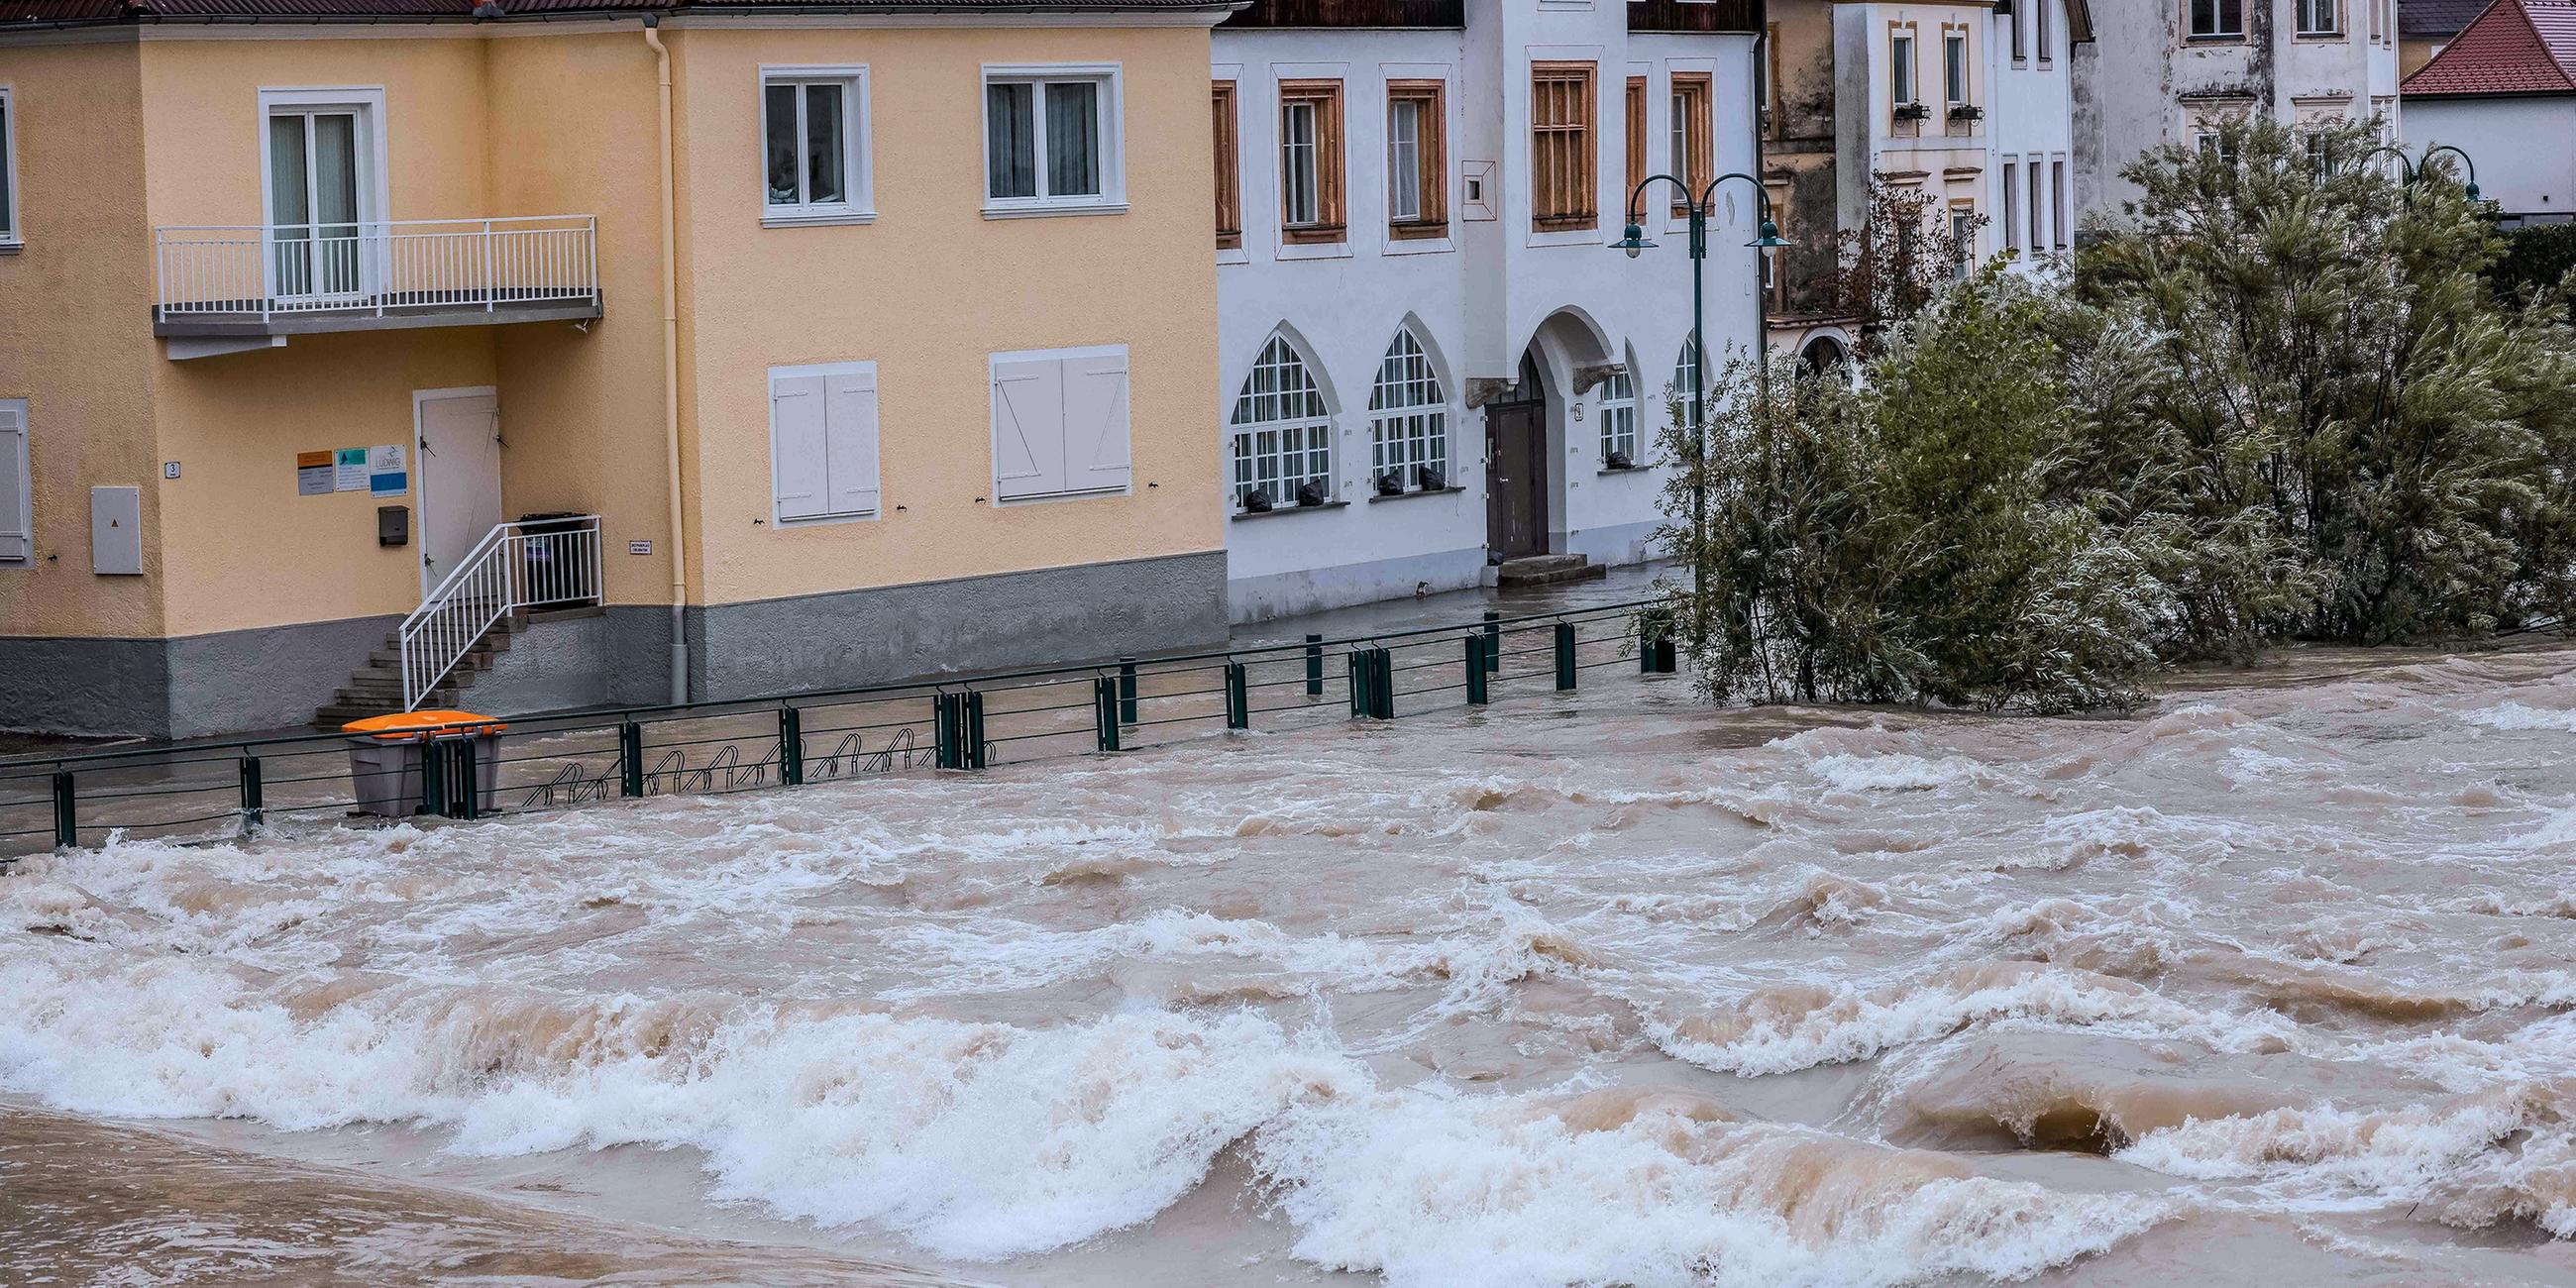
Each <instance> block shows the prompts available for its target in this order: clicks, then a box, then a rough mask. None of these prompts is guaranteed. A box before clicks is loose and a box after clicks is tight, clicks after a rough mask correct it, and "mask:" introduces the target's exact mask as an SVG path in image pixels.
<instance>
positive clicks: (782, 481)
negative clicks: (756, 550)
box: [769, 364, 878, 523]
mask: <svg viewBox="0 0 2576 1288" xmlns="http://www.w3.org/2000/svg"><path fill="white" fill-rule="evenodd" d="M769 434H770V469H771V471H772V482H773V484H774V485H775V488H776V492H775V498H776V501H777V507H778V518H779V520H780V521H781V522H789V523H792V522H796V521H798V520H803V519H839V518H855V517H858V516H862V515H870V514H874V513H876V512H877V495H878V490H877V375H876V369H875V368H874V367H870V366H867V365H865V364H861V365H859V366H857V367H854V368H852V369H849V370H840V371H827V372H813V371H810V370H808V371H803V372H795V371H780V372H776V373H773V374H772V375H771V376H770V380H769Z"/></svg>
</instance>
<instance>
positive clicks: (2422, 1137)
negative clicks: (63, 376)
mask: <svg viewBox="0 0 2576 1288" xmlns="http://www.w3.org/2000/svg"><path fill="white" fill-rule="evenodd" d="M2567 1108H2568V1101H2567V1090H2566V1088H2565V1087H2563V1086H2561V1085H2559V1084H2552V1083H2537V1084H2535V1083H2526V1084H2521V1085H2517V1086H2510V1087H2503V1088H2498V1089H2495V1090H2491V1091H2486V1092H2481V1093H2478V1094H2475V1095H2471V1096H2465V1097H2462V1098H2459V1099H2457V1100H2453V1101H2450V1102H2448V1103H2444V1104H2439V1105H2432V1106H2423V1105H2413V1106H2407V1107H2404V1108H2399V1109H2387V1110H2360V1109H2343V1108H2337V1107H2334V1106H2331V1105H2322V1106H2315V1107H2310V1108H2298V1109H2275V1110H2271V1111H2269V1112H2266V1113H2259V1114H2249V1115H2244V1116H2240V1117H2228V1118H2216V1119H2210V1120H2207V1121H2199V1122H2190V1123H2185V1124H2182V1125H2180V1126H2176V1127H2168V1128H2165V1129H2163V1130H2160V1131H2155V1132H2150V1133H2148V1134H2147V1135H2146V1136H2144V1137H2143V1138H2141V1139H2140V1140H2139V1141H2138V1142H2137V1143H2136V1144H2135V1145H2132V1146H2130V1147H2129V1148H2128V1149H2125V1150H2122V1151H2120V1153H2119V1154H2118V1155H2117V1157H2118V1158H2119V1159H2120V1160H2121V1161H2122V1162H2126V1163H2133V1164H2136V1165H2137V1166H2140V1167H2146V1168H2152V1169H2154V1170H2156V1171H2159V1172H2164V1173H2166V1174H2168V1175H2173V1176H2182V1177H2188V1178H2191V1179H2195V1180H2204V1181H2221V1180H2246V1179H2259V1180H2264V1181H2268V1182H2271V1183H2273V1184H2274V1185H2276V1186H2279V1185H2282V1184H2284V1183H2287V1184H2289V1185H2291V1186H2292V1189H2293V1192H2295V1193H2299V1194H2304V1195H2307V1196H2310V1197H2312V1198H2320V1199H2326V1200H2332V1199H2335V1198H2344V1199H2346V1200H2347V1201H2352V1200H2357V1201H2362V1202H2369V1203H2378V1204H2396V1203H2405V1204H2408V1205H2410V1206H2411V1207H2414V1208H2417V1209H2419V1211H2418V1214H2419V1215H2422V1216H2429V1217H2432V1218H2433V1219H2436V1220H2440V1221H2443V1222H2445V1223H2448V1224H2452V1225H2459V1226H2469V1227H2480V1226H2488V1225H2493V1224H2495V1223H2497V1222H2499V1221H2508V1220H2521V1221H2529V1222H2531V1223H2533V1224H2535V1225H2537V1226H2539V1227H2540V1228H2541V1229H2543V1230H2546V1231H2548V1232H2549V1233H2550V1234H2552V1235H2554V1236H2556V1237H2558V1238H2562V1239H2564V1238H2569V1237H2576V1135H2571V1128H2570V1124H2569V1121H2568V1117H2567Z"/></svg>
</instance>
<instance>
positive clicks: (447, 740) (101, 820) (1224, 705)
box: [0, 600, 1675, 863]
mask: <svg viewBox="0 0 2576 1288" xmlns="http://www.w3.org/2000/svg"><path fill="white" fill-rule="evenodd" d="M1667 621H1668V615H1667V613H1666V611H1665V610H1664V608H1663V607H1662V606H1661V601H1653V600H1647V601H1636V602H1630V603H1622V604H1609V605H1601V606H1597V607H1590V608H1581V609H1568V610H1564V611H1560V612H1550V613H1541V614H1532V615H1528V616H1518V617H1509V618H1506V617H1501V616H1498V615H1497V614H1493V613H1487V614H1485V616H1484V619H1483V620H1481V621H1477V622H1472V623H1461V624H1456V625H1449V626H1436V627H1423V628H1417V629H1408V630H1401V631H1393V632H1387V633H1382V634H1373V635H1360V636H1351V637H1344V638H1339V639H1330V640H1328V639H1324V638H1323V637H1321V636H1316V635H1309V636H1307V637H1306V638H1305V639H1304V640H1303V641H1302V642H1289V643H1280V644H1271V645H1261V646H1254V647H1244V648H1234V649H1228V650H1225V651H1222V652H1209V653H1196V654H1188V655H1181V656H1171V657H1159V658H1150V659H1142V660H1134V659H1129V660H1120V661H1116V662H1109V663H1102V664H1092V665H1080V666H1063V667H1052V668H1046V669H1040V670H1028V671H1017V672H1011V673H1007V674H1000V675H989V676H981V677H975V678H971V679H958V680H953V681H936V682H921V683H913V684H904V685H886V686H877V687H872V688H863V689H852V690H845V691H840V692H830V693H804V694H796V695H792V696H785V697H779V698H772V699H766V700H756V701H740V702H714V703H694V704H688V705H681V706H656V707H634V708H627V709H621V710H614V711H593V712H584V713H579V714H574V715H566V716H556V717H539V718H534V719H527V720H512V721H507V722H506V724H507V731H506V733H502V734H500V736H498V737H497V738H491V739H489V740H487V739H486V738H485V737H484V736H483V735H487V734H491V733H493V732H495V731H494V730H492V729H489V728H477V727H466V726H456V727H450V728H448V729H446V730H444V731H442V732H441V733H440V734H438V735H436V736H435V737H434V738H433V740H432V741H430V742H428V743H426V744H425V751H426V754H425V755H424V756H423V757H422V758H421V760H422V763H421V765H420V766H419V767H417V768H414V769H412V770H409V771H406V770H403V769H400V768H385V769H377V770H372V771H369V772H368V773H366V774H363V775H362V774H360V773H359V772H358V771H357V769H356V768H355V766H354V765H353V763H352V756H351V747H350V744H351V742H352V739H351V738H350V737H349V736H347V735H342V734H324V733H314V734H302V735H293V736H286V737H275V738H261V739H246V740H238V741H231V742H209V743H201V744H190V745H181V746H175V747H161V748H154V749H150V750H124V751H98V752H89V753H82V754H76V755H63V756H51V757H22V758H17V759H12V760H6V761H0V863H6V862H8V861H9V860H10V858H12V857H16V856H23V855H26V854H30V853H37V852H41V851H43V850H46V849H48V848H57V847H77V846H81V845H86V844H97V843H99V842H101V841H103V840H105V839H106V838H107V837H108V836H109V835H110V834H111V833H113V834H119V835H122V836H126V837H132V838H138V839H140V838H163V839H173V840H183V841H203V840H221V839H226V838H230V837H233V836H238V835H243V834H246V833H248V832H250V831H253V830H256V829H258V828H260V827H263V826H267V825H271V824H277V823H282V822H287V821H293V820H306V821H325V822H336V821H342V820H345V819H348V818H351V817H353V816H355V815H356V813H357V810H358V808H359V806H360V805H361V803H362V802H363V801H365V800H366V799H368V798H370V797H385V796H391V795H399V796H400V797H402V798H403V799H404V800H405V801H406V802H418V804H419V812H422V813H428V814H434V815H441V816H447V817H467V818H472V817H483V816H488V815H515V814H533V813H542V812H546V811H550V810H559V809H570V808H574V807H577V806H583V805H590V804H595V803H599V802H604V801H609V800H614V799H628V798H636V797H645V796H667V795H721V794H724V793H728V792H742V791H754V790H760V789H767V788H782V787H785V788H792V787H796V786H800V785H803V784H810V783H822V782H835V781H846V780H852V779H863V778H876V777H885V776H891V775H899V774H928V773H935V772H939V771H959V770H965V771H971V770H978V769H985V768H989V767H991V766H995V765H1003V764H1017V763H1024V762H1029V761H1038V760H1046V759H1056V758H1064V757H1071V756H1085V755H1103V754H1111V753H1117V752H1123V751H1133V750H1138V749H1142V748H1146V747H1155V746H1167V745H1171V744H1174V743H1178V742H1184V741H1188V740H1191V739H1194V738H1201V737H1206V736H1210V735H1213V734H1218V733H1222V732H1226V731H1233V730H1264V731H1288V730H1296V729H1313V728H1321V727H1325V726H1330V725H1339V724H1345V723H1347V722H1351V721H1381V720H1393V719H1398V718H1401V717H1405V716H1412V715H1421V714H1426V713H1429V712H1432V711H1436V710H1443V709H1455V708H1458V707H1461V706H1464V707H1483V706H1486V705H1489V704H1492V703H1496V702H1501V701H1505V700H1509V699H1513V698H1527V697H1529V696H1531V695H1534V694H1541V693H1551V692H1565V691H1569V690H1573V689H1576V688H1578V687H1579V686H1580V685H1581V684H1582V683H1583V682H1584V677H1585V676H1586V675H1587V674H1592V673H1597V672H1604V671H1609V670H1612V669H1613V668H1618V669H1634V670H1635V671H1636V672H1639V673H1641V674H1644V675H1648V676H1654V675H1668V674H1671V673H1672V672H1673V671H1674V669H1675V667H1674V651H1675V650H1674V644H1673V640H1672V639H1671V637H1670V635H1669V634H1668V633H1667V630H1666V627H1665V623H1666V622H1667ZM361 741H363V740H361ZM395 774H405V775H406V777H404V778H403V779H402V780H401V781H392V780H391V779H390V776H391V775H395ZM379 777H382V778H385V779H386V780H385V781H368V780H369V779H374V778H379ZM487 778H488V780H489V781H490V782H491V784H492V786H491V787H490V789H489V790H483V789H480V788H478V786H477V784H478V783H479V782H481V781H484V780H486V779H487Z"/></svg>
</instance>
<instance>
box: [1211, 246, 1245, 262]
mask: <svg viewBox="0 0 2576 1288" xmlns="http://www.w3.org/2000/svg"><path fill="white" fill-rule="evenodd" d="M1216 262H1218V263H1220V264H1249V263H1251V262H1252V252H1250V251H1247V250H1245V249H1244V248H1242V247H1241V246H1219V247H1217V248H1216Z"/></svg>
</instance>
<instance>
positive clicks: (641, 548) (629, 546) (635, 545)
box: [626, 540, 653, 555]
mask: <svg viewBox="0 0 2576 1288" xmlns="http://www.w3.org/2000/svg"><path fill="white" fill-rule="evenodd" d="M626 553H628V554H630V555H649V554H651V553H653V543H652V542H651V541H649V540H646V541H629V542H627V543H626Z"/></svg>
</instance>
